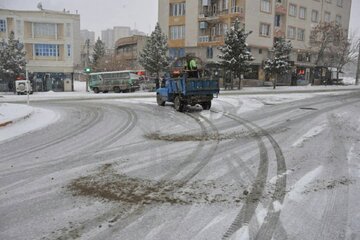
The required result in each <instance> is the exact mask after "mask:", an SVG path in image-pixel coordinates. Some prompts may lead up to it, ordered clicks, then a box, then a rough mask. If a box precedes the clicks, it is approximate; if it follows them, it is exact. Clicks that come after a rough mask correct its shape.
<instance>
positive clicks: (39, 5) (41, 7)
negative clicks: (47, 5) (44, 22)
mask: <svg viewBox="0 0 360 240" xmlns="http://www.w3.org/2000/svg"><path fill="white" fill-rule="evenodd" d="M37 8H38V9H39V10H43V6H42V3H41V2H39V3H38V4H37Z"/></svg>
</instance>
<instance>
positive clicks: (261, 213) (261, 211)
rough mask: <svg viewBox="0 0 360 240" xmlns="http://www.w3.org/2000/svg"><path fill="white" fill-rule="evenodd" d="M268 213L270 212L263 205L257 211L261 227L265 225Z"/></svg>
mask: <svg viewBox="0 0 360 240" xmlns="http://www.w3.org/2000/svg"><path fill="white" fill-rule="evenodd" d="M267 213H268V210H267V209H266V208H264V206H263V205H262V204H261V203H259V205H258V207H257V208H256V210H255V214H256V219H257V222H258V224H259V226H261V225H262V224H263V223H264V220H265V217H266V215H267Z"/></svg>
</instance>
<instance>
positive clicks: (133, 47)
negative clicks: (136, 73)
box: [115, 35, 148, 70]
mask: <svg viewBox="0 0 360 240" xmlns="http://www.w3.org/2000/svg"><path fill="white" fill-rule="evenodd" d="M147 39H148V37H147V36H142V35H134V36H131V37H125V38H120V39H118V40H117V41H116V43H115V55H116V59H117V60H119V61H120V62H123V64H124V70H125V69H133V70H140V69H142V68H143V67H142V66H141V65H140V63H139V57H140V53H141V51H142V50H143V49H144V47H145V44H146V40H147Z"/></svg>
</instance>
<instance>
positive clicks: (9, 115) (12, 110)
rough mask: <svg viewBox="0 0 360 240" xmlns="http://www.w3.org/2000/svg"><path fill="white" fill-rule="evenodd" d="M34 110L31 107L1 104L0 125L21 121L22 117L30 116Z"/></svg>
mask: <svg viewBox="0 0 360 240" xmlns="http://www.w3.org/2000/svg"><path fill="white" fill-rule="evenodd" d="M33 111H34V109H33V108H32V107H31V106H27V105H22V104H12V103H0V123H3V122H7V121H13V122H16V121H18V120H21V118H22V117H24V116H27V115H30V114H31V113H32V112H33Z"/></svg>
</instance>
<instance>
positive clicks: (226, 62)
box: [219, 19, 254, 89]
mask: <svg viewBox="0 0 360 240" xmlns="http://www.w3.org/2000/svg"><path fill="white" fill-rule="evenodd" d="M250 34H251V32H245V29H244V28H241V27H240V21H239V19H236V20H235V24H234V26H233V27H231V29H230V30H229V31H228V32H226V35H225V45H224V46H221V47H219V50H220V52H221V55H219V58H220V59H221V60H222V61H221V64H222V65H223V66H224V67H225V68H226V69H228V70H230V71H231V72H232V73H233V74H234V75H235V76H236V77H238V78H239V89H241V85H242V84H241V81H242V75H243V74H244V73H245V72H247V71H248V69H249V66H250V62H251V61H253V60H254V58H253V56H252V54H251V52H250V51H249V48H248V45H247V43H246V39H247V37H248V36H249V35H250Z"/></svg>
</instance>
